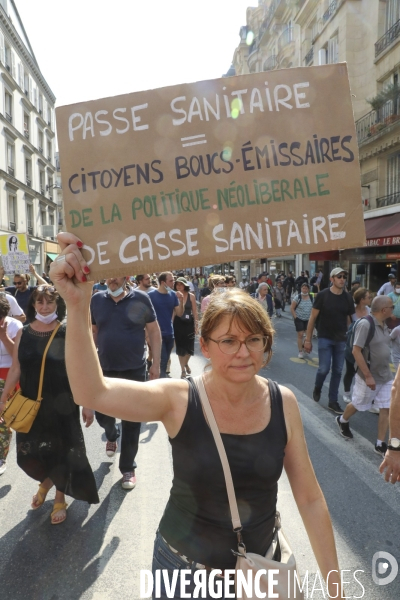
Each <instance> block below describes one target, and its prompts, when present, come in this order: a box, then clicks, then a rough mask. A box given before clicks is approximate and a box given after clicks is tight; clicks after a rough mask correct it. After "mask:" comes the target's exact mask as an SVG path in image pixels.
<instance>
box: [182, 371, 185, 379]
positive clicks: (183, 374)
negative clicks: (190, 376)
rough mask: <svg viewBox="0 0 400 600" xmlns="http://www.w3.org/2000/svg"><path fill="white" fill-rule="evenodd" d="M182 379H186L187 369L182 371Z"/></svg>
mask: <svg viewBox="0 0 400 600" xmlns="http://www.w3.org/2000/svg"><path fill="white" fill-rule="evenodd" d="M181 379H186V371H182V374H181Z"/></svg>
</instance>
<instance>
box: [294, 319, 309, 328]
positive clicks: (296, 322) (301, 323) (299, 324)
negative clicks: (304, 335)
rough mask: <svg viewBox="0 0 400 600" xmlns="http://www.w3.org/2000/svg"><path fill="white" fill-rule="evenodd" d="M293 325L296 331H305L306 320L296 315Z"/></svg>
mask: <svg viewBox="0 0 400 600" xmlns="http://www.w3.org/2000/svg"><path fill="white" fill-rule="evenodd" d="M294 326H295V327H296V331H307V326H308V321H302V320H301V319H299V318H298V317H296V318H295V320H294Z"/></svg>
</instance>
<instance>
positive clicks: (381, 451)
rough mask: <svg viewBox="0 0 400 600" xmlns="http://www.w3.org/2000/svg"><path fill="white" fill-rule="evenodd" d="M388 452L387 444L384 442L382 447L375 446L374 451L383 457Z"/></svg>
mask: <svg viewBox="0 0 400 600" xmlns="http://www.w3.org/2000/svg"><path fill="white" fill-rule="evenodd" d="M386 450H387V444H385V442H382V444H381V445H380V446H378V445H377V444H375V449H374V451H375V452H376V453H377V454H380V455H381V456H385V454H386Z"/></svg>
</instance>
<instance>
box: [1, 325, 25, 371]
mask: <svg viewBox="0 0 400 600" xmlns="http://www.w3.org/2000/svg"><path fill="white" fill-rule="evenodd" d="M5 321H6V323H7V335H8V337H9V338H10V339H11V340H13V339H14V338H15V336H16V335H17V333H18V331H19V330H20V329H22V327H23V325H22V323H21V321H17V319H13V318H12V317H6V318H5ZM11 363H12V356H11V355H10V354H9V353H8V352H7V348H6V347H5V345H4V344H3V342H0V369H8V368H10V367H11Z"/></svg>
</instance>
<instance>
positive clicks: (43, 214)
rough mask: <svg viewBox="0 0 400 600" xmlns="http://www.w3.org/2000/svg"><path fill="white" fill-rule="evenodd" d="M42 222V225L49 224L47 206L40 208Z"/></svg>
mask: <svg viewBox="0 0 400 600" xmlns="http://www.w3.org/2000/svg"><path fill="white" fill-rule="evenodd" d="M40 222H41V224H42V225H47V212H46V209H45V208H41V209H40Z"/></svg>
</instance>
